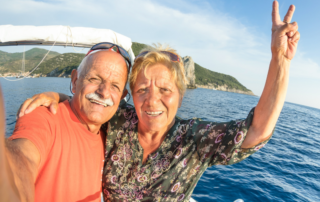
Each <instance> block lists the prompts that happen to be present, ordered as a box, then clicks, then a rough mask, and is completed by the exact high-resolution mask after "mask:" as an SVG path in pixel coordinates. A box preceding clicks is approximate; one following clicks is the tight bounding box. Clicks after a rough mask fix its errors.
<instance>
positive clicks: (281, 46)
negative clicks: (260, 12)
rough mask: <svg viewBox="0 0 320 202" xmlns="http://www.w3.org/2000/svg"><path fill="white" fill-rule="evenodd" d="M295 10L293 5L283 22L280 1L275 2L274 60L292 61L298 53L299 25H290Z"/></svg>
mask: <svg viewBox="0 0 320 202" xmlns="http://www.w3.org/2000/svg"><path fill="white" fill-rule="evenodd" d="M294 10H295V6H294V5H291V6H290V7H289V10H288V12H287V14H286V15H285V17H284V19H283V21H281V19H280V15H279V3H278V1H274V2H273V9H272V40H271V51H272V57H273V58H274V57H276V58H278V59H283V58H285V59H287V60H289V61H290V60H292V58H293V57H294V55H295V53H296V51H297V46H298V41H299V39H300V33H299V32H298V23H296V22H293V23H290V22H291V19H292V16H293V13H294Z"/></svg>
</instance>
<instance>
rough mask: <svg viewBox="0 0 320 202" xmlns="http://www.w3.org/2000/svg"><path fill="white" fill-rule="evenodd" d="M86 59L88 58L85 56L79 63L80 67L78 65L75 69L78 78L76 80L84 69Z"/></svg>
mask: <svg viewBox="0 0 320 202" xmlns="http://www.w3.org/2000/svg"><path fill="white" fill-rule="evenodd" d="M87 58H88V57H87V56H85V57H84V58H83V60H82V61H81V63H80V65H79V66H78V68H77V78H78V79H79V78H80V76H81V73H82V71H83V69H84V68H85V67H86V64H87Z"/></svg>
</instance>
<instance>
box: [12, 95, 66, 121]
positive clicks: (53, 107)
mask: <svg viewBox="0 0 320 202" xmlns="http://www.w3.org/2000/svg"><path fill="white" fill-rule="evenodd" d="M59 100H60V96H59V93H55V92H45V93H40V94H36V95H34V96H32V98H28V99H26V101H24V103H23V104H22V105H21V106H20V108H19V110H18V112H17V118H20V117H22V116H23V115H25V114H28V113H30V112H32V111H33V110H34V109H36V108H37V107H39V106H45V107H49V109H50V111H51V113H53V114H56V113H57V109H58V103H59ZM60 101H61V100H60Z"/></svg>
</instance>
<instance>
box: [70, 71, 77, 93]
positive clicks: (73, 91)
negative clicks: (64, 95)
mask: <svg viewBox="0 0 320 202" xmlns="http://www.w3.org/2000/svg"><path fill="white" fill-rule="evenodd" d="M77 80H78V71H77V70H76V69H73V70H72V72H71V83H72V87H71V91H72V93H75V92H76V82H77Z"/></svg>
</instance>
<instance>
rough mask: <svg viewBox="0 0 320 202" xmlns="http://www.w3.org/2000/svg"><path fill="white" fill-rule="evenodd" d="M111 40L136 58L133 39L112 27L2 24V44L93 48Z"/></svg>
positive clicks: (0, 36) (0, 33)
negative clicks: (113, 29) (132, 46)
mask: <svg viewBox="0 0 320 202" xmlns="http://www.w3.org/2000/svg"><path fill="white" fill-rule="evenodd" d="M100 42H111V43H114V44H117V45H119V46H121V47H122V48H124V49H125V50H126V51H127V52H128V53H129V55H130V57H131V60H132V61H131V62H133V60H134V54H133V51H132V49H131V45H132V42H131V39H130V38H129V37H126V36H124V35H122V34H119V33H117V32H114V31H112V30H110V29H96V28H88V27H70V26H63V25H55V26H29V25H28V26H13V25H0V46H17V45H45V46H51V45H55V46H72V47H84V48H91V47H92V46H93V45H95V44H97V43H100Z"/></svg>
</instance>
